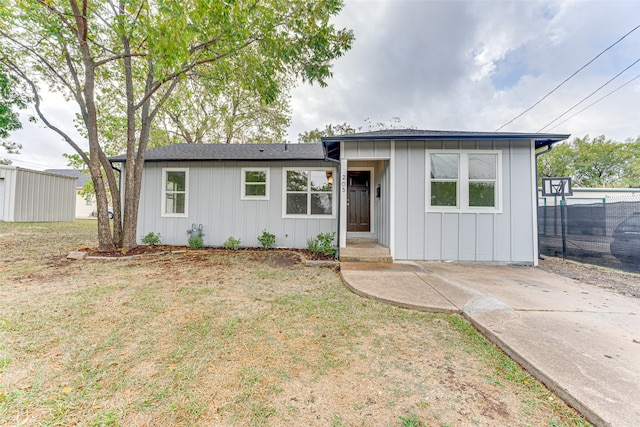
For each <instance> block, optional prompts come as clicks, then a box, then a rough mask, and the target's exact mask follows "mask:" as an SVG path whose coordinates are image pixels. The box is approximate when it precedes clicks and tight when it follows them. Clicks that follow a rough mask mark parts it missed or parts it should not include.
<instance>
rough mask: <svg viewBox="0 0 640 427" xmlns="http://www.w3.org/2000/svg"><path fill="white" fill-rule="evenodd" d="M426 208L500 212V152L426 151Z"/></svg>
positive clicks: (431, 209)
mask: <svg viewBox="0 0 640 427" xmlns="http://www.w3.org/2000/svg"><path fill="white" fill-rule="evenodd" d="M426 160H427V163H426V164H427V183H426V184H427V185H426V190H427V191H426V193H427V194H426V205H427V206H426V209H427V210H429V211H473V212H487V211H488V212H499V211H500V210H501V209H502V208H501V204H502V195H501V191H500V178H501V176H502V171H501V164H502V161H501V152H499V151H479V150H476V151H457V150H442V151H428V152H427V159H426Z"/></svg>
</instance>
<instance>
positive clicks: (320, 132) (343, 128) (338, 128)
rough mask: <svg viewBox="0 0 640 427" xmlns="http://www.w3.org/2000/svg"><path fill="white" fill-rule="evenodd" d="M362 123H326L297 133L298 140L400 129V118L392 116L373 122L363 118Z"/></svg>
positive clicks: (314, 140)
mask: <svg viewBox="0 0 640 427" xmlns="http://www.w3.org/2000/svg"><path fill="white" fill-rule="evenodd" d="M363 121H364V124H363V125H361V126H358V127H353V126H351V125H350V124H347V123H346V122H344V123H341V124H336V125H332V124H328V125H326V126H325V127H324V129H318V128H316V129H313V130H309V131H306V132H303V133H301V134H298V142H299V143H301V144H319V143H320V141H321V138H322V137H324V136H336V135H349V134H352V133H357V132H373V131H377V130H388V129H402V128H403V127H404V126H402V120H400V118H399V117H392V118H391V119H390V120H389V121H388V122H376V123H373V122H372V121H371V119H370V118H366V119H364V120H363Z"/></svg>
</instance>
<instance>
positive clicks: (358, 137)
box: [321, 133, 571, 143]
mask: <svg viewBox="0 0 640 427" xmlns="http://www.w3.org/2000/svg"><path fill="white" fill-rule="evenodd" d="M570 136H571V134H539V133H532V134H527V133H504V134H497V133H496V134H491V133H487V134H481V133H477V134H474V133H468V134H446V135H445V134H443V135H433V134H414V135H402V134H398V135H393V134H391V135H367V136H363V135H359V134H353V135H339V136H325V137H322V138H321V139H322V142H323V143H329V142H340V141H372V140H376V141H381V140H387V141H388V140H401V141H406V140H460V139H474V140H477V139H523V140H532V139H533V140H536V142H537V141H538V140H540V141H547V140H549V141H552V142H553V143H555V142H559V141H564V140H565V139H568V138H569V137H570Z"/></svg>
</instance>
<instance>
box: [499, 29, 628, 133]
mask: <svg viewBox="0 0 640 427" xmlns="http://www.w3.org/2000/svg"><path fill="white" fill-rule="evenodd" d="M638 28H640V25H638V26H637V27H635V28H633V29H632V30H631V31H629V32H628V33H627V34H625V35H624V36H622V37H620V38H619V39H618V40H616V42H615V43H613V44H612V45H610V46H609V47H608V48H606V49H605V50H603V51H602V52H600V53H599V54H597V55H596V56H595V57H594V58H593V59H592V60H591V61H589V62H587V63H586V64H584V65H583V66H582V67H580V68H579V69H578V70H577V71H576V72H574V73H573V74H571V75H570V76H569V77H567V78H566V79H564V80H563V81H562V83H560V84H559V85H558V86H556V87H555V88H553V89H552V90H551V91H550V92H549V93H547V94H546V95H545V96H543V97H542V98H540V99H539V100H538V101H537V102H536V103H535V104H533V105H532V106H531V107H529V108H527V109H526V110H524V111H523V112H522V113H520V114H518V115H517V116H515V117H514V118H513V119H511V120H509V121H508V122H507V123H505V124H503V125H502V126H500V127H499V128H498V129H496V130H495V132H497V131H499V130H500V129H502V128H504V127H506V126H508V125H510V124H511V123H513V122H515V121H516V120H517V119H519V118H520V117H522V116H524V115H525V114H526V113H528V112H529V111H531V110H532V109H533V108H534V107H536V106H537V105H538V104H540V103H541V102H542V101H544V100H545V99H547V98H548V97H549V96H550V95H551V94H552V93H554V92H555V91H556V90H558V89H559V88H560V87H561V86H563V85H564V84H565V83H566V82H568V81H569V80H571V79H572V78H573V77H574V76H575V75H576V74H578V73H579V72H580V71H582V70H584V69H585V68H587V67H588V66H589V65H590V64H591V63H592V62H593V61H595V60H596V59H598V58H600V57H601V56H602V55H603V54H604V53H605V52H607V51H608V50H609V49H611V48H612V47H614V46H615V45H617V44H618V43H620V42H621V41H622V40H624V39H625V38H626V37H627V36H628V35H629V34H631V33H633V32H634V31H635V30H637V29H638Z"/></svg>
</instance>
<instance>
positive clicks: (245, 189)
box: [240, 168, 269, 200]
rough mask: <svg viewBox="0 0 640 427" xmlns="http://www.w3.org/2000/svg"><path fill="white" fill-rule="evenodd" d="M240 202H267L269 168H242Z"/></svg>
mask: <svg viewBox="0 0 640 427" xmlns="http://www.w3.org/2000/svg"><path fill="white" fill-rule="evenodd" d="M241 173H242V190H241V191H242V193H241V194H240V198H241V199H242V200H269V168H242V172H241Z"/></svg>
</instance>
